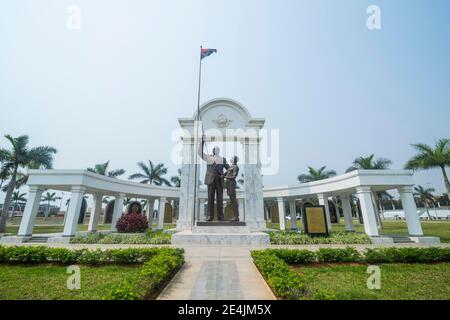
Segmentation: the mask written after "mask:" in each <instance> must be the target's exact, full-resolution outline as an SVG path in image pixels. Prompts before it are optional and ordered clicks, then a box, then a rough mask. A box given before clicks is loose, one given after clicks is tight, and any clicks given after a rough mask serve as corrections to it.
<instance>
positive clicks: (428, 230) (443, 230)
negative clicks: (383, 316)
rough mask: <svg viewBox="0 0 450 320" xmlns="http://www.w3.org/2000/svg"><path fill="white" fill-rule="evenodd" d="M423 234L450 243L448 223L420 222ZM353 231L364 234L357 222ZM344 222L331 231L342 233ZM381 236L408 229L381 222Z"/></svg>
mask: <svg viewBox="0 0 450 320" xmlns="http://www.w3.org/2000/svg"><path fill="white" fill-rule="evenodd" d="M421 222H422V228H423V232H424V234H425V235H426V236H430V237H439V238H441V242H444V243H450V221H421ZM353 223H354V226H355V230H356V231H357V232H364V226H363V225H361V224H359V223H358V221H357V220H354V221H353ZM297 224H298V226H299V227H300V228H303V226H302V224H301V222H300V221H298V223H297ZM267 227H268V228H273V229H279V224H277V223H267ZM290 227H291V224H290V222H289V221H287V222H286V229H290ZM344 229H345V226H344V221H343V220H341V223H340V224H333V225H332V230H333V231H344ZM380 233H381V234H403V235H406V234H408V229H407V227H406V222H405V221H383V229H381V230H380Z"/></svg>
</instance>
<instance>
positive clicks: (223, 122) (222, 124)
mask: <svg viewBox="0 0 450 320" xmlns="http://www.w3.org/2000/svg"><path fill="white" fill-rule="evenodd" d="M214 122H215V123H216V125H217V127H219V128H227V127H228V126H229V125H230V122H231V120H229V119H228V117H227V116H226V115H224V114H220V115H219V116H218V117H217V119H216V120H214Z"/></svg>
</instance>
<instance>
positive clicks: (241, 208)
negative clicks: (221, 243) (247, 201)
mask: <svg viewBox="0 0 450 320" xmlns="http://www.w3.org/2000/svg"><path fill="white" fill-rule="evenodd" d="M237 201H238V208H239V221H245V211H244V210H245V208H244V207H245V206H244V199H237Z"/></svg>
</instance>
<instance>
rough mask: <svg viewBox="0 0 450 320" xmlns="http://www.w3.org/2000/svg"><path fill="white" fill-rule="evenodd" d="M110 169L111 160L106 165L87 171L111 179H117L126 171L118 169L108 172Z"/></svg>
mask: <svg viewBox="0 0 450 320" xmlns="http://www.w3.org/2000/svg"><path fill="white" fill-rule="evenodd" d="M108 167H109V160H108V161H106V162H105V163H100V164H96V165H95V166H94V168H87V170H88V171H90V172H94V173H96V174H99V175H102V176H107V177H110V178H117V177H119V176H121V175H123V174H124V173H125V170H124V169H116V170H111V171H108Z"/></svg>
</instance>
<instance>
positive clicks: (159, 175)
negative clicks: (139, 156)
mask: <svg viewBox="0 0 450 320" xmlns="http://www.w3.org/2000/svg"><path fill="white" fill-rule="evenodd" d="M148 164H149V165H148V166H147V165H146V164H145V163H144V162H142V161H141V162H138V163H137V165H138V167H139V168H140V169H141V171H142V173H135V174H132V175H131V176H130V177H129V178H128V179H130V180H137V179H140V180H141V181H140V183H144V184H154V185H157V186H161V185H163V184H165V185H166V186H170V185H171V184H170V182H169V181H168V180H166V179H165V178H164V177H163V176H164V175H165V174H167V168H166V167H165V166H164V164H163V163H158V164H157V165H154V164H153V162H152V161H151V160H148Z"/></svg>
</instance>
